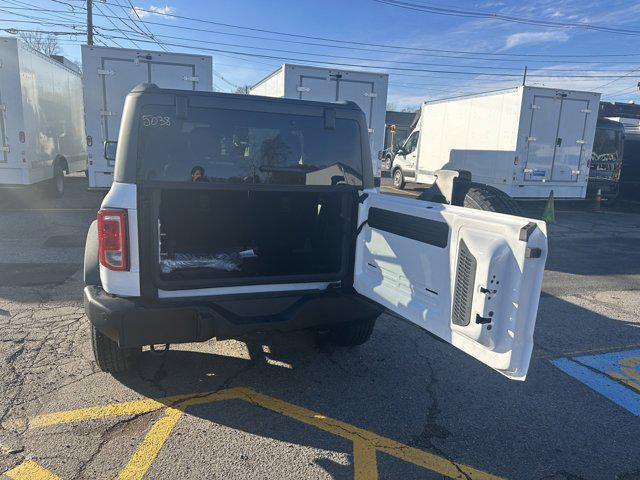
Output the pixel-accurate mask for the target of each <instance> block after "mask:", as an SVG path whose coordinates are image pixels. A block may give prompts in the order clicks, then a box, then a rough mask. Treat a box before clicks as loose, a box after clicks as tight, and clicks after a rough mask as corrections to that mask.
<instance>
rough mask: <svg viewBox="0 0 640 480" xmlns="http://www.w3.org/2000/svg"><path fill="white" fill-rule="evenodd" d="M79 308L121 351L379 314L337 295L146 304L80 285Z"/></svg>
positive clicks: (352, 296) (349, 297)
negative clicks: (81, 304) (82, 288)
mask: <svg viewBox="0 0 640 480" xmlns="http://www.w3.org/2000/svg"><path fill="white" fill-rule="evenodd" d="M84 307H85V312H86V314H87V317H88V318H89V320H90V321H91V323H92V324H93V325H94V326H95V327H96V328H97V329H98V330H100V331H101V332H102V333H103V334H105V335H106V336H108V337H109V338H111V339H112V340H114V341H116V342H117V343H118V345H119V346H120V347H122V348H127V347H139V346H143V345H151V344H162V343H190V342H202V341H205V340H208V339H210V338H213V337H217V338H233V337H236V336H240V335H243V334H246V333H251V332H255V331H268V330H279V331H289V330H300V329H304V328H310V327H316V326H321V325H328V324H332V323H341V322H346V321H351V320H358V319H365V318H371V317H372V316H377V315H379V314H380V313H381V312H382V307H380V306H379V305H377V304H375V303H373V302H371V301H369V300H367V299H365V298H363V297H361V296H359V295H357V294H355V293H353V294H352V293H343V292H341V291H328V292H291V293H286V294H278V295H265V296H256V295H251V296H244V297H236V298H233V299H220V298H216V299H213V298H194V299H188V300H179V301H174V300H171V301H166V300H157V301H153V302H145V301H143V300H140V299H137V298H136V299H133V298H125V297H117V296H113V295H110V294H108V293H106V292H105V291H104V290H103V289H102V288H100V287H97V286H87V287H85V289H84Z"/></svg>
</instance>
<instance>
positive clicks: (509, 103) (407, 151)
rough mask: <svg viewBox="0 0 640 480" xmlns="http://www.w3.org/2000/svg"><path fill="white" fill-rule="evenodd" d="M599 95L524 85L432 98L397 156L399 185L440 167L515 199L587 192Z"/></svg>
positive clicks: (422, 179) (429, 176) (426, 179)
mask: <svg viewBox="0 0 640 480" xmlns="http://www.w3.org/2000/svg"><path fill="white" fill-rule="evenodd" d="M599 102H600V94H599V93H593V92H581V91H573V90H560V89H554V88H543V87H530V86H520V87H517V88H513V89H509V90H501V91H497V92H489V93H485V94H479V95H471V96H464V97H458V98H452V99H446V100H440V101H433V102H425V103H424V104H423V105H422V113H421V116H420V120H419V122H418V125H417V127H416V128H415V130H414V131H413V132H412V133H411V135H410V136H409V138H407V140H406V142H405V143H404V145H403V147H402V149H401V150H399V151H398V153H397V154H396V156H395V157H394V160H393V165H392V170H391V176H392V178H393V183H394V186H396V187H398V188H402V187H403V186H404V183H405V182H417V183H426V184H432V183H433V182H434V181H435V176H434V172H435V171H436V170H440V169H449V170H468V171H470V172H471V175H472V178H473V180H474V181H477V182H481V183H486V184H489V185H492V186H494V187H496V188H499V189H500V190H502V191H504V192H505V193H507V194H508V195H510V196H512V197H515V198H546V197H548V195H549V192H550V191H551V190H553V192H554V196H555V197H556V198H569V199H570V198H574V199H575V198H584V197H585V194H586V191H587V181H588V179H589V159H590V158H591V150H592V148H593V139H594V136H595V129H596V121H597V118H598V106H599Z"/></svg>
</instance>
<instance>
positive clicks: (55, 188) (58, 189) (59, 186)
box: [49, 164, 64, 198]
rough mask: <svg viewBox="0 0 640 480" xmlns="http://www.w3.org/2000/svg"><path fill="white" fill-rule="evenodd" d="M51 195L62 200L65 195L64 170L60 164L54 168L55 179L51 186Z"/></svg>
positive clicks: (52, 180)
mask: <svg viewBox="0 0 640 480" xmlns="http://www.w3.org/2000/svg"><path fill="white" fill-rule="evenodd" d="M49 195H50V196H52V197H54V198H60V197H62V196H63V195H64V170H63V169H62V167H61V166H60V165H59V164H56V165H55V166H54V167H53V178H52V179H51V183H50V185H49Z"/></svg>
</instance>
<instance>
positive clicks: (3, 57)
mask: <svg viewBox="0 0 640 480" xmlns="http://www.w3.org/2000/svg"><path fill="white" fill-rule="evenodd" d="M20 132H24V143H22V142H21V139H20ZM58 157H64V158H65V159H66V161H67V163H68V166H69V172H77V171H81V170H84V169H85V166H86V161H87V151H86V145H85V134H84V119H83V109H82V82H81V78H80V75H79V74H78V73H76V72H75V71H73V70H71V69H70V68H67V67H65V66H63V65H62V64H61V63H59V62H57V61H56V60H53V59H51V58H49V57H47V56H46V55H43V54H41V53H40V52H37V51H35V50H33V49H31V48H30V47H28V46H27V45H26V44H25V43H24V42H22V41H19V40H17V39H15V38H4V37H2V38H0V184H5V185H31V184H34V183H38V182H41V181H44V180H48V179H51V178H53V162H54V160H55V159H56V158H58Z"/></svg>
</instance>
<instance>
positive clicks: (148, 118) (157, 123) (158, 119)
mask: <svg viewBox="0 0 640 480" xmlns="http://www.w3.org/2000/svg"><path fill="white" fill-rule="evenodd" d="M142 125H144V126H145V127H170V126H171V117H163V116H162V115H143V116H142Z"/></svg>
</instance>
